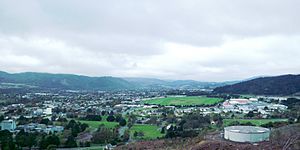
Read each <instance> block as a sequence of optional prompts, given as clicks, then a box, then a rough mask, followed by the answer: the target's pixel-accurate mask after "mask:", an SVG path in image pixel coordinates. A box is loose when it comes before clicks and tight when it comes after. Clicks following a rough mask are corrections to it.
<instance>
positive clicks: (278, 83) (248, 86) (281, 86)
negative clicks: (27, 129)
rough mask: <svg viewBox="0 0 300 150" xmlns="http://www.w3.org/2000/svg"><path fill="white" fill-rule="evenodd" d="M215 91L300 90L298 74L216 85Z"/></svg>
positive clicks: (287, 92) (274, 92)
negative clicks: (221, 85)
mask: <svg viewBox="0 0 300 150" xmlns="http://www.w3.org/2000/svg"><path fill="white" fill-rule="evenodd" d="M214 92H216V93H230V94H256V95H291V94H295V93H297V92H300V75H282V76H275V77H260V78H256V79H252V80H249V81H244V82H240V83H237V84H233V85H226V86H223V87H217V88H216V89H215V90H214Z"/></svg>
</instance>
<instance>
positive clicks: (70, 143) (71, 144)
mask: <svg viewBox="0 0 300 150" xmlns="http://www.w3.org/2000/svg"><path fill="white" fill-rule="evenodd" d="M65 147H66V148H73V147H77V143H76V140H75V138H74V137H73V136H69V137H68V139H67V141H66V143H65Z"/></svg>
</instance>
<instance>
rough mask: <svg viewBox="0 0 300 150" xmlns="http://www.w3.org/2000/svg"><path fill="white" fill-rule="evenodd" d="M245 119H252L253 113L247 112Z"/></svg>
mask: <svg viewBox="0 0 300 150" xmlns="http://www.w3.org/2000/svg"><path fill="white" fill-rule="evenodd" d="M246 117H249V118H252V117H254V112H253V111H249V112H248V114H246Z"/></svg>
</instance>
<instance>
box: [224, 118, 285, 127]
mask: <svg viewBox="0 0 300 150" xmlns="http://www.w3.org/2000/svg"><path fill="white" fill-rule="evenodd" d="M233 121H238V122H239V123H247V122H251V123H252V124H254V125H256V126H260V125H263V124H266V123H269V122H282V121H288V119H224V120H223V122H224V126H228V125H229V124H230V123H231V122H233Z"/></svg>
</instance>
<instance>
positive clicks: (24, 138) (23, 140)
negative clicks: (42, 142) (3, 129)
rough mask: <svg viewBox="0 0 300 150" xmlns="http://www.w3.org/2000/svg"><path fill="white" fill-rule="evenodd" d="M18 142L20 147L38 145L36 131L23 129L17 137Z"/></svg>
mask: <svg viewBox="0 0 300 150" xmlns="http://www.w3.org/2000/svg"><path fill="white" fill-rule="evenodd" d="M15 139H16V144H17V145H18V146H19V147H29V148H31V147H32V146H34V145H36V143H37V140H36V135H35V134H34V133H26V132H24V130H21V131H20V132H19V133H18V134H17V135H16V137H15Z"/></svg>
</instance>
